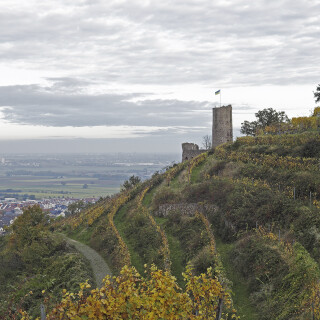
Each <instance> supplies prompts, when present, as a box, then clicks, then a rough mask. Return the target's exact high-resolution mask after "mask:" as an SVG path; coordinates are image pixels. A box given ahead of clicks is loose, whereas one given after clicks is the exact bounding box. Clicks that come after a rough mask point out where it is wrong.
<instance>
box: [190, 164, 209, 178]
mask: <svg viewBox="0 0 320 320" xmlns="http://www.w3.org/2000/svg"><path fill="white" fill-rule="evenodd" d="M205 163H206V161H204V162H202V163H200V164H199V165H198V166H197V167H195V168H193V170H192V172H191V177H190V181H191V183H195V182H199V180H200V179H199V176H200V172H201V170H202V168H203V166H204V165H205Z"/></svg>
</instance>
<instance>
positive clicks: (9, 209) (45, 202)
mask: <svg viewBox="0 0 320 320" xmlns="http://www.w3.org/2000/svg"><path fill="white" fill-rule="evenodd" d="M79 200H82V201H83V202H84V204H93V203H95V202H96V201H97V200H98V199H96V198H84V199H75V198H52V199H42V200H30V199H27V200H22V201H21V200H17V199H15V198H5V199H4V200H0V234H3V233H5V227H6V226H9V225H11V224H12V223H13V221H14V220H15V219H16V218H17V217H18V216H19V215H21V214H22V213H23V209H24V208H27V207H29V206H34V205H39V206H40V207H41V208H42V209H43V210H44V211H45V212H47V213H48V214H49V216H50V217H53V218H57V217H59V216H62V217H64V216H65V214H66V212H67V211H68V206H69V205H70V204H72V203H74V202H77V201H79Z"/></svg>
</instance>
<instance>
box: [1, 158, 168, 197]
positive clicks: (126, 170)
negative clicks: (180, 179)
mask: <svg viewBox="0 0 320 320" xmlns="http://www.w3.org/2000/svg"><path fill="white" fill-rule="evenodd" d="M142 159H145V156H140V155H129V154H121V155H107V154H102V155H63V154H60V155H56V156H52V155H50V156H49V155H45V154H41V155H32V156H30V155H2V158H1V155H0V199H1V198H2V199H3V198H10V197H13V198H18V199H25V198H31V199H42V198H50V197H51V198H58V197H70V198H87V197H105V196H107V195H112V194H114V193H117V192H119V190H120V186H121V184H122V183H123V181H125V180H127V179H128V178H129V177H130V176H131V175H136V176H139V177H140V178H141V179H147V178H149V177H150V176H151V175H152V174H153V173H154V172H155V171H158V170H161V169H162V168H163V167H165V166H166V165H168V164H170V163H171V162H172V161H173V160H174V156H172V155H167V156H152V157H151V158H149V159H148V160H147V161H145V160H144V161H141V160H142ZM172 159H173V160H172Z"/></svg>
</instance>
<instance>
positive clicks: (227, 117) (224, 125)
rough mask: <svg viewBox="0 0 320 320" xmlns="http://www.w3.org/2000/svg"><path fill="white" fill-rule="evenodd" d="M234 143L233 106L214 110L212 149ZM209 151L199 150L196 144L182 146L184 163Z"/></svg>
mask: <svg viewBox="0 0 320 320" xmlns="http://www.w3.org/2000/svg"><path fill="white" fill-rule="evenodd" d="M230 141H233V129H232V106H231V105H228V106H222V107H220V108H212V148H215V147H217V146H219V145H220V144H223V143H226V142H230ZM206 151H207V150H203V149H199V146H198V145H197V144H195V143H188V142H185V143H183V144H182V161H186V160H191V159H193V158H194V157H196V156H197V155H199V154H201V153H203V152H206Z"/></svg>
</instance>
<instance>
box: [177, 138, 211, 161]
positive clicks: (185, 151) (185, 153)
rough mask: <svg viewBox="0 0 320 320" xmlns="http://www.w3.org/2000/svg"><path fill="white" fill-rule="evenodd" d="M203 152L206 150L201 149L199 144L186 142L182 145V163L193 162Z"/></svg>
mask: <svg viewBox="0 0 320 320" xmlns="http://www.w3.org/2000/svg"><path fill="white" fill-rule="evenodd" d="M203 152H206V150H202V149H199V146H198V145H197V144H195V143H189V142H185V143H183V144H182V162H183V161H187V160H191V159H193V158H194V157H196V156H198V155H199V154H201V153H203Z"/></svg>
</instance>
